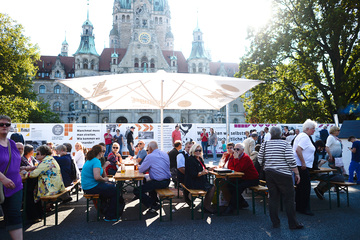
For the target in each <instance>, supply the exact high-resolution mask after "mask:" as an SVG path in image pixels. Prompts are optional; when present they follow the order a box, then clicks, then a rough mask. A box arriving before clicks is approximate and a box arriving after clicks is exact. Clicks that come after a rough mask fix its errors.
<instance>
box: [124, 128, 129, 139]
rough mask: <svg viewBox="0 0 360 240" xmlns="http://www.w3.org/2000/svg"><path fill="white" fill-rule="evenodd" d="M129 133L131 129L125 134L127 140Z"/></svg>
mask: <svg viewBox="0 0 360 240" xmlns="http://www.w3.org/2000/svg"><path fill="white" fill-rule="evenodd" d="M129 132H130V128H128V129H126V132H125V138H126V139H127V137H128V135H129Z"/></svg>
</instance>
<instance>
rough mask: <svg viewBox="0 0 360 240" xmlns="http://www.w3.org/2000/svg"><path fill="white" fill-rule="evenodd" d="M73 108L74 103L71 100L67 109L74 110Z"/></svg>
mask: <svg viewBox="0 0 360 240" xmlns="http://www.w3.org/2000/svg"><path fill="white" fill-rule="evenodd" d="M74 110H75V103H73V102H71V103H69V111H74Z"/></svg>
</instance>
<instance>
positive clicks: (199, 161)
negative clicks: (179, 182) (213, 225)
mask: <svg viewBox="0 0 360 240" xmlns="http://www.w3.org/2000/svg"><path fill="white" fill-rule="evenodd" d="M202 151H203V150H202V147H201V146H200V144H194V145H193V146H192V147H191V148H190V151H189V154H190V157H189V159H188V161H186V162H185V186H186V187H187V188H190V189H202V190H204V191H206V192H207V193H206V195H205V199H204V209H205V211H206V212H208V213H215V210H214V209H213V208H212V206H211V201H212V199H213V197H214V192H215V187H214V185H212V184H210V183H209V181H208V178H207V176H206V175H207V174H208V170H207V169H206V167H205V163H204V161H203V152H202Z"/></svg>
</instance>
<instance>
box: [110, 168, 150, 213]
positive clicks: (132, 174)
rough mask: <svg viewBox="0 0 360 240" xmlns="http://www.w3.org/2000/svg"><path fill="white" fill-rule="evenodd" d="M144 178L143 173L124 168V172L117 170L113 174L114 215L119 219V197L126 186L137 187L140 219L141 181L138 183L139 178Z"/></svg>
mask: <svg viewBox="0 0 360 240" xmlns="http://www.w3.org/2000/svg"><path fill="white" fill-rule="evenodd" d="M144 178H145V174H143V173H141V172H139V171H138V170H126V171H125V172H124V173H121V171H120V170H119V171H117V172H116V174H115V175H114V179H115V181H116V190H117V193H116V196H117V201H116V217H117V219H119V197H120V196H122V193H123V189H125V188H126V187H127V186H131V187H133V188H139V194H140V195H139V200H140V203H139V219H141V215H142V211H141V190H142V186H141V183H140V184H138V183H139V182H140V181H141V180H143V179H144Z"/></svg>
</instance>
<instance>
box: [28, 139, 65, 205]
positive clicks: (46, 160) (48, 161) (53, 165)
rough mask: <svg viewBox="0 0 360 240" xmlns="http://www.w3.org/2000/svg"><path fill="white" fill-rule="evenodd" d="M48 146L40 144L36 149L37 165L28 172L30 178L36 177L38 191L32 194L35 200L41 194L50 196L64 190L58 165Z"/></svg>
mask: <svg viewBox="0 0 360 240" xmlns="http://www.w3.org/2000/svg"><path fill="white" fill-rule="evenodd" d="M51 154H52V151H51V149H50V147H49V146H46V145H42V146H40V147H38V148H37V149H36V160H38V161H39V165H38V166H37V167H36V168H35V169H34V170H33V171H30V172H28V173H27V174H28V176H29V177H30V178H36V177H37V178H38V191H37V194H36V195H35V196H34V198H35V202H39V201H40V198H41V197H43V196H51V195H54V194H57V193H59V192H61V191H64V190H65V186H64V182H63V179H62V176H61V170H60V166H59V164H58V163H57V161H56V160H55V159H54V158H53V157H52V156H51Z"/></svg>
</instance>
